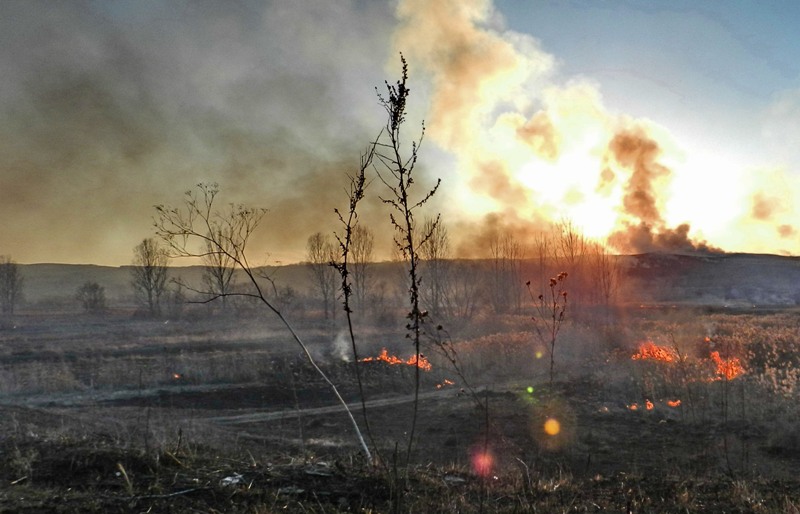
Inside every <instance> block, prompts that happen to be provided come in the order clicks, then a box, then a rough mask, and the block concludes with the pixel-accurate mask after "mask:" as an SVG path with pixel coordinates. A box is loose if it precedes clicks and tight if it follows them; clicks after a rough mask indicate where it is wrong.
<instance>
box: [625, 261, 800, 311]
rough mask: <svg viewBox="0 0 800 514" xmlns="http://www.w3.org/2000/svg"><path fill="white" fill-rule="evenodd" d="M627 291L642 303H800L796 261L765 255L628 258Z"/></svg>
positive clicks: (799, 268) (784, 304) (765, 304)
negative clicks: (642, 301)
mask: <svg viewBox="0 0 800 514" xmlns="http://www.w3.org/2000/svg"><path fill="white" fill-rule="evenodd" d="M626 268H627V271H626V275H627V277H628V284H627V290H628V291H630V293H629V294H630V295H631V296H632V297H634V298H636V297H639V298H640V299H641V300H645V301H656V302H679V303H691V304H698V305H729V306H748V305H750V306H752V305H759V306H787V305H800V258H799V257H784V256H780V255H764V254H745V253H732V254H707V255H675V254H661V253H652V254H643V255H633V256H630V257H629V258H628V263H627V266H626Z"/></svg>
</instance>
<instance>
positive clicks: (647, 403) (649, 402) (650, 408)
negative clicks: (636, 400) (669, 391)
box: [644, 400, 654, 410]
mask: <svg viewBox="0 0 800 514" xmlns="http://www.w3.org/2000/svg"><path fill="white" fill-rule="evenodd" d="M644 406H645V407H646V408H647V410H653V407H654V405H653V402H651V401H650V400H645V401H644Z"/></svg>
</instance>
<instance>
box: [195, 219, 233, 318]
mask: <svg viewBox="0 0 800 514" xmlns="http://www.w3.org/2000/svg"><path fill="white" fill-rule="evenodd" d="M212 230H215V231H216V232H217V233H216V234H214V237H213V239H215V240H217V241H220V242H221V244H227V245H230V244H231V243H230V241H232V239H233V237H232V234H230V233H224V232H226V231H227V232H230V230H232V227H227V226H225V227H223V226H215V227H213V228H212ZM226 250H227V251H220V250H217V249H216V248H215V247H214V245H213V244H212V243H210V242H208V241H206V252H205V254H203V284H204V285H205V287H206V289H205V291H206V292H207V294H210V295H211V296H212V297H215V298H219V299H220V301H221V302H222V310H223V311H226V310H227V308H228V293H230V292H231V289H232V288H233V286H234V280H233V272H234V271H235V269H236V268H235V266H234V262H233V259H231V258H230V257H229V255H230V254H231V252H230V250H231V249H230V248H228V249H226Z"/></svg>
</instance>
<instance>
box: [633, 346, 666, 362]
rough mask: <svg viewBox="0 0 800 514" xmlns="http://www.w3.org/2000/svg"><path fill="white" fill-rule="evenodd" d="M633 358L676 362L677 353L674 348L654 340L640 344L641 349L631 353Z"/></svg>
mask: <svg viewBox="0 0 800 514" xmlns="http://www.w3.org/2000/svg"><path fill="white" fill-rule="evenodd" d="M631 359H633V360H635V361H637V360H648V359H652V360H656V361H660V362H675V360H677V355H675V351H674V350H673V349H672V348H669V347H667V346H658V345H657V344H655V343H653V342H652V341H647V342H644V343H642V344H641V345H639V351H638V352H637V353H634V354H633V355H631Z"/></svg>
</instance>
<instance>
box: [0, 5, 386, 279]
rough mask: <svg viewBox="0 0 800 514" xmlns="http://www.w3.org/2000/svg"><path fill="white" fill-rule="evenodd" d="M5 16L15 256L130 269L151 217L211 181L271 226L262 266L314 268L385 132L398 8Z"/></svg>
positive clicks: (2, 91) (48, 8)
mask: <svg viewBox="0 0 800 514" xmlns="http://www.w3.org/2000/svg"><path fill="white" fill-rule="evenodd" d="M0 9H2V16H0V43H1V44H0V67H2V77H3V79H2V85H3V86H2V88H0V110H1V111H2V116H0V156H1V157H2V158H0V167H2V169H0V190H2V191H3V201H2V202H0V218H2V219H3V220H4V223H2V224H1V225H0V244H1V245H2V252H3V253H7V254H11V255H13V256H14V257H15V258H16V259H17V260H18V261H21V262H32V261H42V260H53V261H59V262H94V263H104V264H126V263H128V262H129V261H130V258H131V255H132V253H131V251H132V248H133V246H134V245H135V244H136V243H137V242H138V241H139V240H141V239H142V238H144V237H148V236H149V235H150V226H151V216H152V214H153V209H152V205H154V204H157V203H168V204H169V203H177V202H179V201H180V200H181V195H182V193H183V191H184V190H186V189H189V188H191V187H193V185H194V184H196V183H197V182H200V181H204V182H218V183H219V184H220V187H221V189H222V191H223V194H224V199H225V200H224V201H234V202H245V203H251V204H255V205H259V206H263V207H266V208H268V209H270V214H269V216H268V218H267V220H266V221H265V225H266V226H267V228H266V230H265V232H267V234H266V236H267V237H265V238H264V239H266V240H269V241H271V245H270V247H268V248H267V247H265V248H263V249H259V250H263V251H269V252H272V256H273V258H275V259H281V258H284V259H287V258H288V259H292V258H295V259H296V258H300V257H302V253H301V254H300V255H297V253H296V250H298V249H299V250H300V252H302V248H303V245H304V242H305V238H306V237H307V236H308V235H309V234H311V233H313V232H314V231H316V230H327V229H329V228H332V226H333V220H334V218H333V214H332V211H333V208H334V207H337V206H340V205H341V204H342V203H343V202H342V200H343V198H344V193H343V187H344V184H345V182H344V174H345V173H346V172H348V171H352V170H353V167H354V166H355V165H357V164H358V153H359V152H360V151H361V150H363V147H364V145H365V144H366V143H367V142H368V141H369V139H370V138H373V137H374V136H375V134H376V133H377V130H378V129H379V128H380V125H381V122H382V113H381V111H380V108H379V107H378V105H377V102H376V99H375V94H374V86H375V85H376V84H381V83H382V81H383V79H384V77H385V70H384V69H383V63H385V62H387V61H388V59H389V55H390V52H391V51H390V48H389V40H388V37H387V36H386V34H387V33H389V32H391V24H392V23H393V21H394V18H393V14H392V12H391V6H389V5H384V4H383V3H378V2H355V1H347V0H340V1H335V0H333V1H328V2H304V1H299V2H280V1H276V2H255V1H253V2H248V1H239V2H206V1H197V2H195V1H192V2H188V1H186V2H181V1H175V2H159V3H150V2H147V3H145V2H139V1H119V2H89V1H70V2H38V1H35V0H30V1H29V0H21V1H15V0H10V1H7V2H3V4H2V7H0ZM312 207H313V208H312ZM9 220H12V221H9ZM269 225H272V226H274V227H275V230H272V229H270V228H269ZM292 252H294V253H292Z"/></svg>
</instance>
